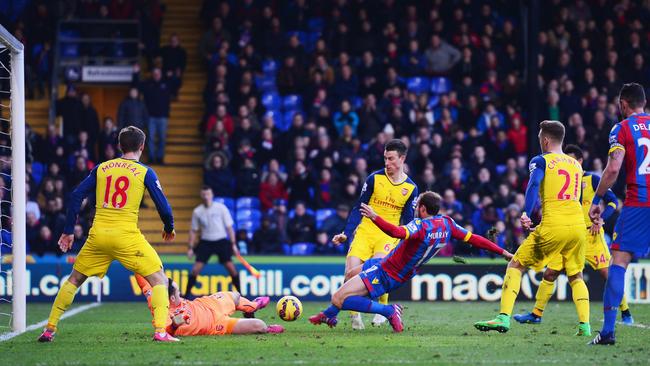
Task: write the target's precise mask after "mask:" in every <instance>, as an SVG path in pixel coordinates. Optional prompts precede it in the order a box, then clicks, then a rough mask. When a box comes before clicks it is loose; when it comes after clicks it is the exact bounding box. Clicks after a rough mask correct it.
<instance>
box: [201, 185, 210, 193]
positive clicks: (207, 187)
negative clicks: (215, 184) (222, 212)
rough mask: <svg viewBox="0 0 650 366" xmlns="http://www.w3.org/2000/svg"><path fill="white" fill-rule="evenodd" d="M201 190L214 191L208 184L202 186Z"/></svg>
mask: <svg viewBox="0 0 650 366" xmlns="http://www.w3.org/2000/svg"><path fill="white" fill-rule="evenodd" d="M201 190H202V191H207V190H212V187H210V186H209V185H207V184H204V185H202V186H201Z"/></svg>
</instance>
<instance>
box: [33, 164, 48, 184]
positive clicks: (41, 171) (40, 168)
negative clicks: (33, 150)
mask: <svg viewBox="0 0 650 366" xmlns="http://www.w3.org/2000/svg"><path fill="white" fill-rule="evenodd" d="M44 175H45V166H44V165H43V164H42V163H39V162H37V161H35V162H33V163H32V179H33V180H34V183H35V184H36V185H40V184H41V181H42V180H43V176H44Z"/></svg>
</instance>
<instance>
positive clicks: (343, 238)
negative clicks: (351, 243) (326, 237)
mask: <svg viewBox="0 0 650 366" xmlns="http://www.w3.org/2000/svg"><path fill="white" fill-rule="evenodd" d="M346 240H348V236H347V235H345V234H344V233H340V234H336V235H334V237H333V238H332V243H334V244H335V245H339V244H341V243H344V242H345V241H346Z"/></svg>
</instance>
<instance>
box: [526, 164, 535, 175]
mask: <svg viewBox="0 0 650 366" xmlns="http://www.w3.org/2000/svg"><path fill="white" fill-rule="evenodd" d="M535 169H537V163H530V165H528V171H529V172H531V173H532V172H533V170H535Z"/></svg>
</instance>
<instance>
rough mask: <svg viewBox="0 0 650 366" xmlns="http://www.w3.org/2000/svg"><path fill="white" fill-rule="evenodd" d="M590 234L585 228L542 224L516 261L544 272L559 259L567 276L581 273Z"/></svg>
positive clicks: (521, 249) (524, 245)
mask: <svg viewBox="0 0 650 366" xmlns="http://www.w3.org/2000/svg"><path fill="white" fill-rule="evenodd" d="M585 234H586V231H585V229H584V226H583V225H572V226H546V227H545V226H543V225H539V226H538V227H537V229H536V230H535V231H533V232H532V233H531V234H530V235H528V237H527V238H526V240H524V242H523V243H522V244H521V246H520V247H519V249H517V252H516V253H515V256H514V258H513V259H514V260H516V261H518V262H519V263H521V264H522V265H524V266H526V267H530V268H532V269H534V270H535V271H541V270H542V269H543V268H544V267H545V266H547V265H548V264H549V263H550V262H551V260H553V259H555V258H556V257H558V259H557V261H558V262H561V266H562V267H561V268H564V269H565V270H566V274H567V276H573V275H575V274H576V273H578V272H581V271H582V270H583V269H584V266H585V247H586V241H587V238H586V235H585Z"/></svg>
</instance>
